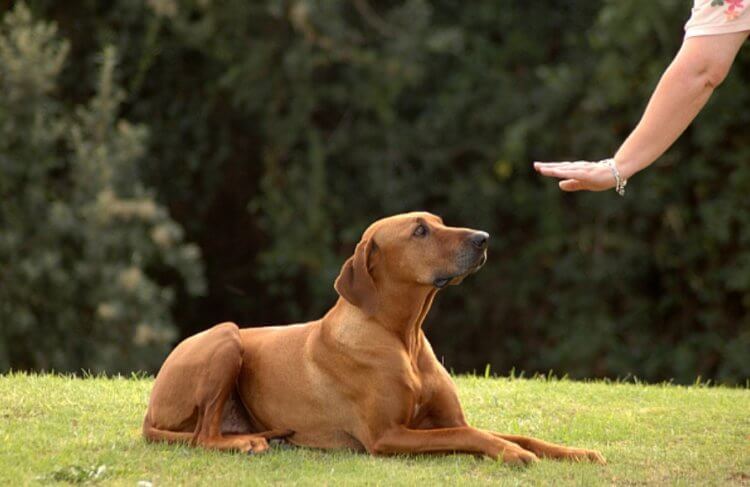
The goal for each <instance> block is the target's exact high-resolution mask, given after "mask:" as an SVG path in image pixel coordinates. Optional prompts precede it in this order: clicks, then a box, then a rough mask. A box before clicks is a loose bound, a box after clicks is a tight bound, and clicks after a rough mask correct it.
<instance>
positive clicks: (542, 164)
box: [534, 161, 570, 171]
mask: <svg viewBox="0 0 750 487" xmlns="http://www.w3.org/2000/svg"><path fill="white" fill-rule="evenodd" d="M567 164H570V162H568V161H560V162H540V161H535V162H534V169H535V170H537V171H539V170H540V169H542V168H545V167H546V168H550V167H561V166H563V165H567Z"/></svg>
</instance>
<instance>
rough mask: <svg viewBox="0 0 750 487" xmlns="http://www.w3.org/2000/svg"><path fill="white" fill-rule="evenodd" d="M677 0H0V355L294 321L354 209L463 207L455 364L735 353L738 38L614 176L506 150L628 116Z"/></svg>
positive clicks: (699, 367) (749, 284)
mask: <svg viewBox="0 0 750 487" xmlns="http://www.w3.org/2000/svg"><path fill="white" fill-rule="evenodd" d="M691 5H692V1H690V0H631V1H628V2H623V1H620V0H610V1H597V2H592V1H590V0H566V1H551V0H535V1H533V2H525V1H499V2H462V1H456V0H443V1H427V0H393V1H375V0H321V1H313V0H253V1H247V0H227V1H223V2H218V1H214V0H144V1H138V0H110V1H107V2H102V1H97V0H80V1H72V0H67V1H65V2H62V1H54V0H29V1H28V2H26V3H21V2H14V1H9V0H0V15H1V16H2V18H3V21H2V27H0V198H1V200H0V371H7V370H9V369H15V370H18V369H20V370H56V371H72V372H80V371H81V370H91V371H95V372H109V373H114V372H128V371H133V370H145V371H148V372H155V371H156V370H157V369H158V367H159V365H160V364H161V362H162V361H163V359H164V357H165V356H166V354H167V353H168V351H169V350H170V349H171V348H172V347H173V346H174V345H175V344H176V342H177V341H178V340H180V339H181V338H184V337H186V336H188V335H191V334H193V333H195V332H198V331H200V330H203V329H205V328H207V327H209V326H211V325H213V324H215V323H217V322H220V321H223V320H233V321H236V322H237V323H240V324H242V325H260V324H270V323H274V324H276V323H287V322H295V321H306V320H311V319H315V318H318V317H320V316H321V315H322V314H323V313H324V311H325V310H326V309H327V308H329V307H330V306H331V305H332V304H333V303H334V302H335V299H336V294H335V292H334V290H333V286H332V283H333V280H334V278H335V277H336V275H337V274H338V271H339V268H340V266H341V264H342V263H343V262H344V260H345V259H346V258H347V257H348V256H349V255H350V254H351V252H352V250H353V248H354V245H355V243H356V242H357V240H358V238H359V235H360V233H361V232H362V230H364V228H365V227H366V226H367V225H368V224H369V223H370V222H371V221H373V220H375V219H377V218H379V217H382V216H385V215H390V214H394V213H399V212H403V211H409V210H415V209H424V210H429V211H431V212H433V213H437V214H439V215H441V216H443V218H444V219H445V221H446V223H448V224H452V225H460V226H470V227H474V228H478V229H483V230H486V231H488V232H490V233H491V234H492V239H491V248H490V258H489V262H488V264H487V265H486V266H485V268H484V269H483V270H482V271H481V272H479V273H478V274H476V275H475V276H472V277H471V278H470V279H467V280H466V282H465V283H464V284H463V285H461V286H459V287H454V288H450V289H448V290H446V291H444V292H442V293H441V296H440V298H439V299H438V300H436V304H435V306H434V308H433V310H432V312H431V314H430V315H429V316H428V319H427V322H426V325H425V329H426V332H427V335H428V337H429V338H430V339H431V341H432V343H433V346H434V348H435V351H436V353H437V355H438V357H440V358H442V359H443V361H444V363H445V365H446V366H447V367H448V368H449V369H452V370H453V371H455V372H471V371H474V370H476V371H478V372H483V371H484V370H485V367H486V365H487V364H489V365H490V367H491V370H492V372H494V373H499V374H507V373H509V371H511V370H512V369H513V368H515V372H516V373H518V372H520V371H525V372H526V373H527V374H531V373H534V372H547V371H550V370H552V371H554V372H555V373H556V374H558V375H563V374H568V375H570V376H571V377H574V378H600V377H611V378H615V377H627V376H637V377H639V378H641V379H644V380H648V381H661V380H670V379H671V380H674V381H675V382H680V383H690V382H693V381H695V380H696V378H697V377H699V376H700V377H701V378H702V379H703V380H706V379H711V380H713V381H718V382H723V383H729V384H733V383H744V382H745V381H746V380H747V378H748V377H750V313H749V312H748V311H749V310H750V137H748V134H747V130H748V126H750V110H748V107H750V89H748V88H747V87H748V86H749V82H750V52H747V51H745V52H741V54H740V57H739V59H738V61H737V63H736V64H735V66H734V68H733V71H732V73H731V75H730V76H729V78H728V79H727V81H726V82H725V83H724V85H723V86H722V87H721V88H720V89H719V90H718V92H717V93H716V94H715V95H714V97H713V99H712V101H711V102H710V104H709V106H708V107H707V108H706V110H704V112H703V114H701V115H700V117H699V118H698V119H697V121H696V123H695V124H694V125H693V126H692V127H691V128H690V129H689V130H688V131H687V133H686V134H685V135H684V136H683V137H682V138H681V139H680V141H679V142H678V144H677V145H676V146H675V147H674V148H673V149H672V150H670V151H669V153H668V154H667V155H666V156H664V157H663V158H662V159H661V160H660V161H659V162H658V163H657V164H656V165H655V166H654V167H653V168H651V169H650V170H648V171H646V172H645V173H642V174H640V175H638V176H637V177H636V178H634V179H633V181H632V182H631V185H630V186H629V187H628V195H627V196H626V197H625V198H620V197H618V196H617V195H615V193H614V192H608V193H598V194H591V193H588V194H583V193H577V194H563V193H561V192H560V191H559V190H558V189H557V185H556V184H555V182H553V181H551V180H546V179H542V178H541V177H539V176H538V175H536V174H535V173H534V172H533V170H532V168H531V162H532V161H533V160H564V159H569V158H589V159H598V158H604V157H608V156H610V155H611V154H613V153H614V151H615V150H616V149H617V147H618V145H619V143H620V142H621V141H622V139H623V138H624V137H625V136H626V135H627V133H628V132H629V130H630V129H631V128H632V127H633V126H634V124H635V123H636V122H637V121H638V118H639V116H640V114H641V112H642V110H643V108H644V106H645V103H646V101H647V99H648V96H649V95H650V93H651V90H652V89H653V88H654V86H655V84H656V82H657V80H658V77H659V76H660V74H661V72H662V71H663V70H664V68H665V67H666V66H667V64H668V63H669V61H670V60H671V59H672V57H673V55H674V54H675V53H676V51H677V48H678V47H679V44H680V42H681V40H682V36H683V30H682V26H683V24H684V22H685V21H686V20H687V18H688V16H689V14H690V7H691Z"/></svg>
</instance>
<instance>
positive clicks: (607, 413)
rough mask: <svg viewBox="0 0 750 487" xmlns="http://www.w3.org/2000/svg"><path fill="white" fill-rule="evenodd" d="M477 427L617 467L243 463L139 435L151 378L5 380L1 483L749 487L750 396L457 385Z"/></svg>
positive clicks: (458, 461)
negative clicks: (583, 452) (589, 453)
mask: <svg viewBox="0 0 750 487" xmlns="http://www.w3.org/2000/svg"><path fill="white" fill-rule="evenodd" d="M456 382H457V383H458V386H459V389H460V394H461V398H462V401H463V404H464V408H465V410H466V414H467V416H468V418H469V421H470V422H471V423H473V424H474V425H476V426H479V427H483V428H488V429H493V430H497V431H503V432H513V433H522V434H528V435H532V436H538V437H540V438H543V439H547V440H551V441H556V442H560V443H564V444H569V445H574V446H580V447H586V448H594V449H598V450H600V451H601V452H602V453H603V454H604V455H605V456H606V457H607V459H608V461H609V464H608V465H606V466H599V465H590V464H573V463H561V462H553V461H542V462H540V463H539V464H538V465H535V466H532V467H530V468H526V469H523V468H513V467H508V466H506V465H503V464H502V463H500V462H495V461H492V460H485V459H477V458H474V457H471V456H466V455H448V456H414V457H406V456H402V457H390V458H373V457H370V456H368V455H364V454H355V453H351V452H343V451H336V452H328V451H319V450H310V449H302V448H291V449H284V448H279V447H276V448H275V449H273V450H272V451H270V452H269V453H266V454H265V455H258V456H244V455H240V454H231V453H217V452H209V451H204V450H197V449H191V448H188V447H184V446H169V445H153V444H147V443H145V442H144V441H143V440H142V439H141V436H140V426H141V419H142V416H143V413H144V410H145V408H146V401H147V398H148V394H149V390H150V387H151V379H124V378H112V379H108V378H88V379H75V378H70V377H61V376H53V375H41V376H36V375H25V374H11V375H0V485H19V484H36V483H56V482H57V483H60V482H78V483H82V482H92V483H101V484H106V485H110V484H113V485H130V486H135V485H136V484H137V482H138V481H140V480H148V481H150V482H152V483H153V485H154V486H157V485H177V484H185V485H200V484H212V485H217V486H218V485H238V484H240V483H241V484H243V485H248V484H250V485H253V484H263V485H265V484H268V483H272V484H273V483H275V484H298V485H333V484H368V485H388V486H390V485H457V484H467V485H476V484H484V483H486V484H490V483H492V484H501V485H528V484H530V485H539V484H547V485H565V484H570V485H611V484H622V485H632V484H653V485H665V484H678V485H686V486H687V485H690V486H692V485H750V436H748V435H750V390H748V389H729V388H721V387H716V388H714V387H700V386H697V387H678V386H671V385H656V386H646V385H639V384H623V383H619V384H605V383H602V382H595V383H582V382H572V381H567V380H544V379H532V380H519V379H502V378H497V379H486V378H478V377H458V378H457V379H456Z"/></svg>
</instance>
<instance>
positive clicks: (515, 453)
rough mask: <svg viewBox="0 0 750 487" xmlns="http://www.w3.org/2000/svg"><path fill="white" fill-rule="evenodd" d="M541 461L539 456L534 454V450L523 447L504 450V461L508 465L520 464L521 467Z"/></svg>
mask: <svg viewBox="0 0 750 487" xmlns="http://www.w3.org/2000/svg"><path fill="white" fill-rule="evenodd" d="M538 461H539V458H538V457H537V456H536V455H534V454H533V453H532V452H530V451H527V450H523V449H520V448H518V449H516V448H513V449H507V448H506V449H505V450H504V451H503V462H505V463H507V464H508V465H518V466H521V467H525V466H527V465H531V464H532V463H536V462H538Z"/></svg>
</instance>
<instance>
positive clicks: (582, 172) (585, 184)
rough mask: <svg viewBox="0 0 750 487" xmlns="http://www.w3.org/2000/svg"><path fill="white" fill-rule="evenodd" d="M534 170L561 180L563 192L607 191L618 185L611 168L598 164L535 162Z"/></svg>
mask: <svg viewBox="0 0 750 487" xmlns="http://www.w3.org/2000/svg"><path fill="white" fill-rule="evenodd" d="M534 169H535V170H536V172H538V173H540V174H541V175H543V176H548V177H552V178H557V179H560V180H561V181H560V182H559V186H560V189H561V190H563V191H605V190H608V189H612V188H614V187H615V183H616V181H615V178H614V176H613V175H612V170H611V169H610V168H609V166H607V165H606V164H600V163H598V162H590V161H576V162H535V163H534Z"/></svg>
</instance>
